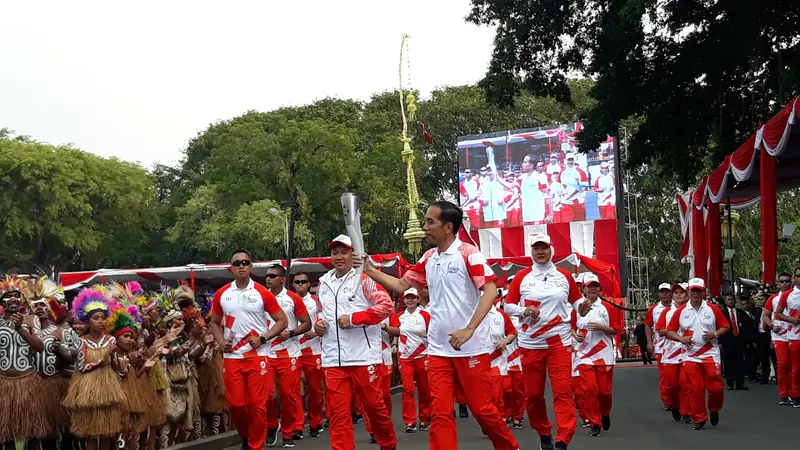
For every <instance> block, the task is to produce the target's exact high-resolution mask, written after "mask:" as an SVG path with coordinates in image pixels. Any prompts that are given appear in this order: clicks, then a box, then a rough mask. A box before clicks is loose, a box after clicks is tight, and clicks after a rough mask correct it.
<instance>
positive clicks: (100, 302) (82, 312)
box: [72, 288, 108, 323]
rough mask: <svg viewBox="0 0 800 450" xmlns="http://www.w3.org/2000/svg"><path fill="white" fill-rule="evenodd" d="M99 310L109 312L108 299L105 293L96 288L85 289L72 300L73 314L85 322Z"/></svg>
mask: <svg viewBox="0 0 800 450" xmlns="http://www.w3.org/2000/svg"><path fill="white" fill-rule="evenodd" d="M98 311H102V312H104V313H106V314H108V300H107V299H106V296H105V294H103V293H102V292H100V291H98V290H96V289H94V288H85V289H83V290H82V291H81V292H80V294H78V296H77V297H76V298H75V301H74V302H72V315H73V316H75V318H76V319H78V320H79V321H80V322H83V323H85V322H86V319H88V318H89V317H91V316H92V314H94V313H95V312H98Z"/></svg>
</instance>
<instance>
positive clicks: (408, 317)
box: [389, 307, 431, 360]
mask: <svg viewBox="0 0 800 450" xmlns="http://www.w3.org/2000/svg"><path fill="white" fill-rule="evenodd" d="M430 322H431V315H430V313H428V311H425V310H423V309H422V308H420V307H417V309H415V310H414V312H413V313H410V312H408V310H403V311H401V312H399V313H394V314H392V316H391V317H389V325H391V326H393V327H395V328H399V329H400V337H399V339H398V341H399V342H400V345H398V353H399V354H400V359H401V360H404V359H417V358H422V357H425V356H427V355H428V338H427V337H424V336H423V335H422V334H423V333H425V334H427V332H428V325H429V324H430Z"/></svg>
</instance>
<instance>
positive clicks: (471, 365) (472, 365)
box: [467, 358, 481, 369]
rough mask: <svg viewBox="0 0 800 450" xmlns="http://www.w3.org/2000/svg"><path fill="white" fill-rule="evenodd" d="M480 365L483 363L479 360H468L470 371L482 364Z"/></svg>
mask: <svg viewBox="0 0 800 450" xmlns="http://www.w3.org/2000/svg"><path fill="white" fill-rule="evenodd" d="M480 363H481V362H480V361H479V360H478V358H470V359H468V360H467V366H468V367H469V368H470V369H474V368H475V367H477V366H478V364H480Z"/></svg>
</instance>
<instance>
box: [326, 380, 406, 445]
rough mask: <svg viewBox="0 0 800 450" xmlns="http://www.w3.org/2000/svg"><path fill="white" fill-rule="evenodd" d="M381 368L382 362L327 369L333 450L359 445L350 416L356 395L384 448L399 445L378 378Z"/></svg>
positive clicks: (327, 397)
mask: <svg viewBox="0 0 800 450" xmlns="http://www.w3.org/2000/svg"><path fill="white" fill-rule="evenodd" d="M380 367H382V365H373V366H353V367H329V368H326V369H324V372H325V386H326V387H327V392H326V395H325V402H326V405H327V413H328V421H329V422H330V432H331V438H330V439H331V450H353V449H354V448H355V446H356V443H355V438H354V436H353V422H352V417H351V415H350V412H351V402H352V398H353V397H354V396H355V397H356V398H357V399H358V401H359V403H360V406H361V408H362V409H363V411H364V416H365V417H369V418H370V422H371V425H372V430H371V431H372V432H373V436H374V437H375V440H376V441H378V445H380V448H381V450H392V449H394V448H395V447H397V437H396V436H395V434H394V427H393V426H392V418H391V416H390V414H389V411H388V410H387V409H386V405H385V404H384V402H383V392H382V389H381V386H380V383H379V380H378V378H379V376H380V371H381V369H380Z"/></svg>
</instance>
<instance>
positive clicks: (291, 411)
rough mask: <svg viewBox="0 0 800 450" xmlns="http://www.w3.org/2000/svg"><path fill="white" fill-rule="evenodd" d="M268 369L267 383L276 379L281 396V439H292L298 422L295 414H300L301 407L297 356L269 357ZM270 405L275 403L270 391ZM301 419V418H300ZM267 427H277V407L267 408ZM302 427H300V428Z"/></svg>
mask: <svg viewBox="0 0 800 450" xmlns="http://www.w3.org/2000/svg"><path fill="white" fill-rule="evenodd" d="M269 364H270V371H269V379H268V380H267V383H269V385H270V386H274V385H275V380H276V379H277V380H278V393H279V394H280V396H281V423H282V424H283V426H282V427H281V434H282V435H283V439H285V440H288V439H293V438H294V430H295V428H296V424H297V422H298V419H297V415H298V412H300V416H302V411H303V407H302V404H301V403H298V400H299V399H300V368H299V367H298V366H297V358H270V360H269ZM268 404H269V405H270V406H272V405H274V404H275V396H274V394H273V393H270V397H269V403H268ZM301 420H302V419H301ZM267 428H270V429H271V428H278V408H275V407H273V408H267ZM301 429H302V428H301Z"/></svg>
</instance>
